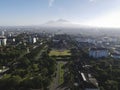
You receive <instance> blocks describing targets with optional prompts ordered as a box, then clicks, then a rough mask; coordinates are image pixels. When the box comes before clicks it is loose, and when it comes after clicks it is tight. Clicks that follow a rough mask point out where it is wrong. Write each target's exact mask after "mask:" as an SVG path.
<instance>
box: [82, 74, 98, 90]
mask: <svg viewBox="0 0 120 90" xmlns="http://www.w3.org/2000/svg"><path fill="white" fill-rule="evenodd" d="M80 75H81V82H82V86H83V88H84V90H100V89H99V87H98V82H97V80H96V79H95V78H94V77H93V76H92V75H91V74H90V73H82V72H81V73H80Z"/></svg>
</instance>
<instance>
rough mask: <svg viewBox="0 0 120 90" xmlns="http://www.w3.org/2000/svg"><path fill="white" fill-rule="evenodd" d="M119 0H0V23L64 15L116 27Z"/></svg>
mask: <svg viewBox="0 0 120 90" xmlns="http://www.w3.org/2000/svg"><path fill="white" fill-rule="evenodd" d="M119 4H120V1H119V0H0V7H1V8H0V20H1V21H0V25H10V26H11V25H41V24H43V23H46V22H48V21H51V20H58V19H65V20H68V21H70V22H72V23H77V24H82V25H89V26H97V27H117V28H118V27H120V18H119V16H120V11H119V10H120V6H119Z"/></svg>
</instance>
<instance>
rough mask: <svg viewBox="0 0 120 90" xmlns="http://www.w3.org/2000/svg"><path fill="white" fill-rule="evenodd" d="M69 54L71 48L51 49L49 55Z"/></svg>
mask: <svg viewBox="0 0 120 90" xmlns="http://www.w3.org/2000/svg"><path fill="white" fill-rule="evenodd" d="M67 55H68V56H69V55H71V53H70V50H51V51H50V53H49V56H67Z"/></svg>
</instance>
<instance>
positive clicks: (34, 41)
mask: <svg viewBox="0 0 120 90" xmlns="http://www.w3.org/2000/svg"><path fill="white" fill-rule="evenodd" d="M29 42H30V43H36V42H37V38H36V37H31V36H30V37H29Z"/></svg>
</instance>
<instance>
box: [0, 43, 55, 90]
mask: <svg viewBox="0 0 120 90" xmlns="http://www.w3.org/2000/svg"><path fill="white" fill-rule="evenodd" d="M43 49H44V46H43V45H42V46H39V47H37V48H36V49H34V50H33V51H31V52H30V53H28V54H26V55H24V56H23V57H22V58H20V59H18V60H16V62H14V63H13V64H12V65H11V67H10V69H9V71H7V73H6V74H5V75H4V76H3V77H2V78H1V79H0V90H31V89H42V90H48V86H49V85H50V83H51V81H52V78H53V76H54V72H55V70H56V61H55V60H54V59H53V58H51V57H49V55H48V51H47V48H45V50H43ZM36 56H38V58H37V59H36Z"/></svg>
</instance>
